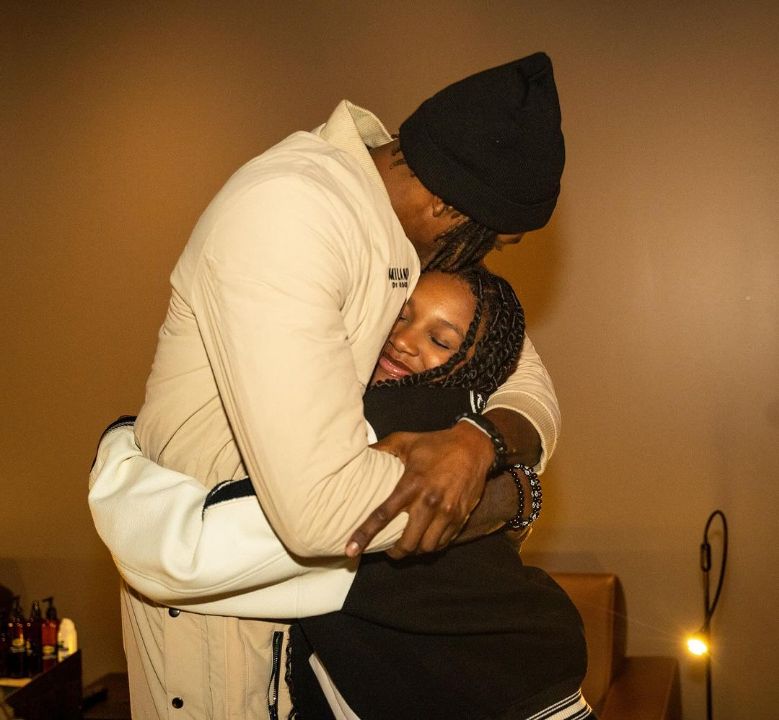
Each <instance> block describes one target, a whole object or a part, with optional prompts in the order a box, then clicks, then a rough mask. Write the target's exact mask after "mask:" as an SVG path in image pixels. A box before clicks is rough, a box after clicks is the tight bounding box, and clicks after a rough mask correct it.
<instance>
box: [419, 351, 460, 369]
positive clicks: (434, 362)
mask: <svg viewBox="0 0 779 720" xmlns="http://www.w3.org/2000/svg"><path fill="white" fill-rule="evenodd" d="M452 355H454V351H452V350H444V349H443V348H431V349H429V350H428V351H427V352H426V353H425V357H424V363H425V370H432V369H433V368H437V367H440V366H441V365H444V364H445V363H446V362H448V360H449V358H450V357H452Z"/></svg>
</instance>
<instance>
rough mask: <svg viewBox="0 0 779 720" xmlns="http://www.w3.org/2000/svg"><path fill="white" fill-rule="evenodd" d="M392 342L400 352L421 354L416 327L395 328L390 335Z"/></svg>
mask: <svg viewBox="0 0 779 720" xmlns="http://www.w3.org/2000/svg"><path fill="white" fill-rule="evenodd" d="M390 344H391V345H392V347H394V348H395V350H397V351H398V352H399V353H403V354H404V355H411V356H416V355H418V354H419V343H418V341H417V337H416V333H415V332H414V329H413V328H412V327H409V326H407V325H406V326H401V327H399V328H395V330H394V331H393V333H392V335H390Z"/></svg>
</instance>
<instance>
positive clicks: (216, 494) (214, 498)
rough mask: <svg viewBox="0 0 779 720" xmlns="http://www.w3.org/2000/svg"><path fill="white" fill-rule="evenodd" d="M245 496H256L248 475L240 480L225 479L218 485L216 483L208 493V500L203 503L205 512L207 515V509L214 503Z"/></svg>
mask: <svg viewBox="0 0 779 720" xmlns="http://www.w3.org/2000/svg"><path fill="white" fill-rule="evenodd" d="M245 497H256V493H255V492H254V486H253V485H252V481H251V480H249V478H248V477H245V478H240V479H238V480H224V481H223V482H220V483H219V484H218V485H214V487H213V488H211V490H210V491H209V493H208V495H206V500H205V502H204V503H203V514H204V515H205V512H206V510H208V508H210V507H213V506H214V505H219V503H223V502H227V501H228V500H239V499H240V498H245Z"/></svg>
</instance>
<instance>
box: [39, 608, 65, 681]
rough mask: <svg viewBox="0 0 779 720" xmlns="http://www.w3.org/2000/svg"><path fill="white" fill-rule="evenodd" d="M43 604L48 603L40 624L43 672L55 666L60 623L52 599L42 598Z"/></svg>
mask: <svg viewBox="0 0 779 720" xmlns="http://www.w3.org/2000/svg"><path fill="white" fill-rule="evenodd" d="M43 602H45V603H48V607H47V608H46V618H45V619H44V621H43V623H42V624H41V669H42V670H43V671H44V672H45V671H46V670H51V668H53V667H54V666H55V665H56V664H57V631H58V630H59V626H60V621H59V618H58V617H57V608H55V607H54V598H53V597H47V598H43Z"/></svg>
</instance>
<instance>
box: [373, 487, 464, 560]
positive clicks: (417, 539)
mask: <svg viewBox="0 0 779 720" xmlns="http://www.w3.org/2000/svg"><path fill="white" fill-rule="evenodd" d="M466 519H467V515H464V513H463V512H462V508H460V506H458V505H455V504H452V503H447V502H446V501H444V500H443V499H442V498H440V496H437V495H434V494H429V495H427V496H426V497H425V498H424V501H423V502H422V503H417V504H414V505H412V506H411V508H410V509H409V521H408V524H407V525H406V529H405V531H404V532H403V535H401V537H400V539H399V540H398V541H397V542H396V543H395V545H393V546H392V548H390V549H389V550H388V551H387V555H389V556H390V557H392V558H394V559H396V560H399V559H400V558H402V557H405V556H406V555H411V554H414V553H429V552H435V551H436V550H440V549H441V548H443V547H446V545H448V544H449V542H450V541H451V540H452V538H454V536H455V535H456V534H457V533H458V532H459V531H460V528H461V527H462V525H463V523H464V522H465V520H466Z"/></svg>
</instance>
